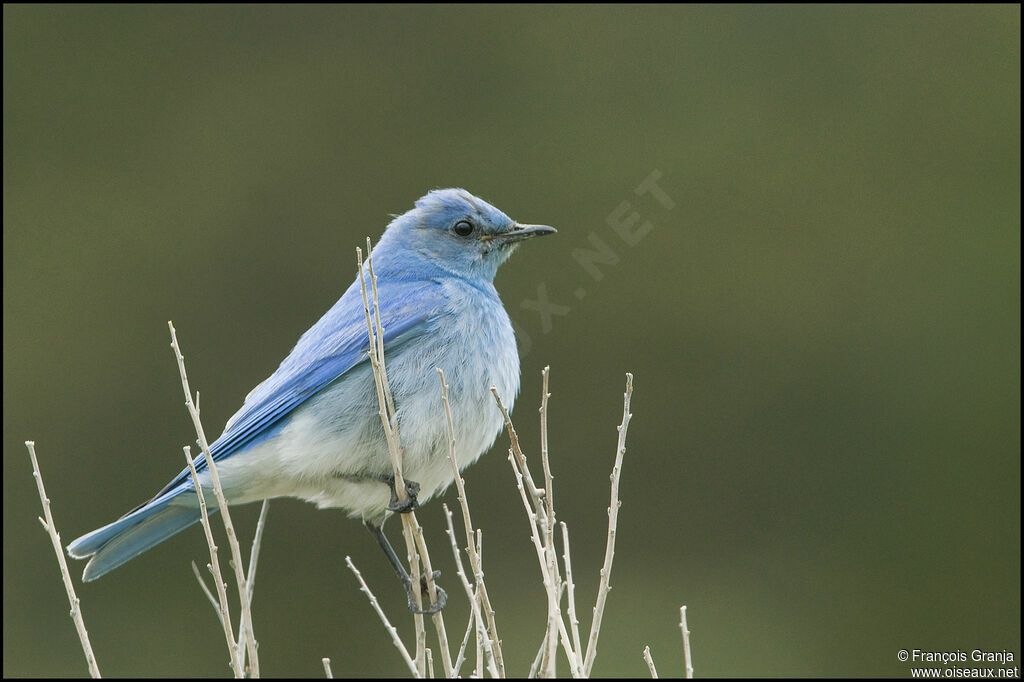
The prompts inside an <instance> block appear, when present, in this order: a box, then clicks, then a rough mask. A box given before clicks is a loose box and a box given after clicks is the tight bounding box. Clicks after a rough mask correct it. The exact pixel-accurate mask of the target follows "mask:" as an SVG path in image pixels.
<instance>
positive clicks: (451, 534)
mask: <svg viewBox="0 0 1024 682" xmlns="http://www.w3.org/2000/svg"><path fill="white" fill-rule="evenodd" d="M441 507H442V508H443V509H444V515H445V519H446V520H447V522H448V531H447V532H448V539H449V540H450V541H451V545H452V556H454V557H455V574H456V575H457V576H458V577H459V581H460V582H461V583H462V588H463V589H464V590H465V591H466V597H467V598H468V599H469V605H470V607H471V609H472V613H471V618H470V623H473V624H475V626H476V628H475V629H476V633H477V646H478V648H482V651H483V653H486V654H487V656H488V657H489V658H490V659H491V660H492V661H493V659H494V642H493V641H491V638H490V637H489V636H488V633H487V632H486V630H485V628H484V619H483V616H482V614H481V613H480V604H479V600H478V598H477V594H476V593H474V590H473V586H472V585H470V582H469V578H467V577H466V571H465V568H464V567H463V565H462V556H461V555H460V554H459V548H458V545H457V543H456V542H455V525H454V521H452V512H451V510H450V509H448V505H447V504H442V505H441ZM478 587H479V584H478ZM466 636H467V638H468V636H469V633H468V630H467V635H466ZM465 646H466V643H465V641H463V645H462V648H463V649H465ZM462 658H463V651H462V650H460V651H459V659H460V661H459V666H461V664H462V663H461V659H462ZM481 659H482V657H481ZM480 666H481V663H480V661H478V662H477V670H478V671H479V670H481V667H480ZM454 670H455V671H456V674H457V672H458V667H456V668H454ZM497 673H498V670H497V668H495V669H494V670H493V671H492V674H493V675H494V677H498V676H499V675H498V674H497Z"/></svg>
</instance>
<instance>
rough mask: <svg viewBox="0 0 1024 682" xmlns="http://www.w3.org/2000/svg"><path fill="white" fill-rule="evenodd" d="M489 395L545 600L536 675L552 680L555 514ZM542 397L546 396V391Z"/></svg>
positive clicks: (557, 613)
mask: <svg viewBox="0 0 1024 682" xmlns="http://www.w3.org/2000/svg"><path fill="white" fill-rule="evenodd" d="M491 393H492V394H493V395H494V400H495V401H496V402H497V404H498V409H499V410H500V411H501V415H502V417H503V418H504V420H505V429H506V431H508V435H509V440H510V441H511V444H512V447H510V448H509V454H508V459H509V462H510V463H511V464H512V470H513V472H514V473H515V476H516V487H517V488H518V489H519V493H520V496H521V497H522V499H523V505H524V507H525V509H526V516H527V518H529V520H530V532H531V538H532V540H533V544H534V548H535V549H536V550H537V561H538V562H539V563H540V570H541V578H542V581H543V584H544V589H545V591H546V592H547V597H548V610H547V614H548V617H547V621H546V628H545V631H544V642H545V645H544V655H543V656H542V657H541V662H540V668H539V670H538V672H537V674H538V675H539V676H541V677H554V676H555V673H556V670H555V651H556V649H557V647H558V641H559V632H560V631H561V630H564V624H562V623H561V620H562V613H561V606H560V604H559V601H560V595H561V576H560V575H559V572H558V557H557V554H556V553H555V547H554V533H553V528H554V519H553V514H554V511H553V509H552V510H551V512H550V513H549V508H550V507H549V506H548V505H547V503H546V502H545V497H546V496H547V491H546V490H545V489H543V488H538V487H537V486H536V485H534V483H533V476H532V475H531V474H530V469H529V467H528V466H527V463H526V455H524V454H523V451H522V448H521V447H520V445H519V437H518V436H517V435H516V430H515V426H514V425H513V424H512V419H511V417H509V414H508V410H507V409H505V405H504V404H503V403H502V402H501V397H500V396H499V395H498V391H497V389H496V388H494V387H493V386H492V387H491ZM544 393H545V396H546V394H547V391H545V392H544ZM546 407H547V398H546V397H544V398H543V399H542V401H541V410H542V412H541V421H542V422H544V421H545V416H544V414H545V412H546ZM545 428H546V427H545ZM563 642H564V646H565V648H566V655H567V656H568V657H569V660H570V661H573V660H574V659H575V658H576V656H575V655H574V652H572V651H571V643H570V642H569V640H568V638H565V639H564V640H563ZM574 668H575V666H574Z"/></svg>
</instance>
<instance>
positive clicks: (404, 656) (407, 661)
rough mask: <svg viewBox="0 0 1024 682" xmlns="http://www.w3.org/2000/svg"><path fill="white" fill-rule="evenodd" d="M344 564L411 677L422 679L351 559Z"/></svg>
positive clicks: (347, 558) (348, 558)
mask: <svg viewBox="0 0 1024 682" xmlns="http://www.w3.org/2000/svg"><path fill="white" fill-rule="evenodd" d="M345 563H346V564H348V567H349V568H350V569H351V570H352V572H353V573H354V574H355V576H356V580H358V581H359V589H360V590H362V591H363V592H364V593H365V594H366V596H367V597H368V598H369V600H370V605H371V606H372V607H373V610H374V611H376V612H377V616H379V617H380V620H381V622H382V623H384V628H385V629H386V630H387V631H388V634H390V635H391V641H392V642H393V643H394V645H395V648H396V649H398V653H400V654H401V655H402V660H403V661H405V664H406V665H407V666H409V671H410V672H411V673H412V676H413V677H423V675H422V674H420V671H419V668H418V667H417V666H416V662H415V661H414V660H412V656H410V655H409V650H408V649H406V648H405V645H404V644H402V640H401V638H399V636H398V630H397V629H396V628H395V626H394V625H392V624H391V622H390V621H388V617H387V616H386V615H384V609H382V608H381V607H380V603H379V602H378V601H377V597H376V596H374V594H373V592H371V591H370V588H369V586H368V585H367V584H366V581H365V580H363V575H362V574H361V573H360V572H359V569H358V568H356V565H355V564H354V563H352V557H350V556H346V557H345Z"/></svg>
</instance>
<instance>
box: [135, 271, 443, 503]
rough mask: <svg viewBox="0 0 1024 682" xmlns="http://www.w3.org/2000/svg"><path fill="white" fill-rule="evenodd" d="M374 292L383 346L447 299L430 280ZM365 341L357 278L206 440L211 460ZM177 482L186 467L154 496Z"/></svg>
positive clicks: (260, 431)
mask: <svg viewBox="0 0 1024 682" xmlns="http://www.w3.org/2000/svg"><path fill="white" fill-rule="evenodd" d="M367 290H368V291H369V283H367ZM379 298H380V316H381V324H382V325H383V326H384V348H385V352H387V351H389V350H393V349H395V348H397V347H398V346H399V345H401V344H403V343H405V342H406V341H408V340H409V339H411V338H415V337H416V336H419V335H420V334H422V333H424V332H425V331H427V330H428V329H429V327H430V323H431V321H432V320H433V319H434V318H435V317H436V316H437V314H438V313H439V312H441V311H442V310H443V308H444V306H445V304H446V302H447V299H446V298H445V296H444V293H443V291H442V289H441V286H440V285H439V284H437V283H436V282H434V281H433V280H427V281H422V280H419V281H411V282H402V281H397V282H395V281H392V282H390V283H389V284H388V285H387V286H384V285H382V286H381V288H380V296H379ZM371 305H372V304H371ZM369 345H370V344H369V336H368V334H367V330H366V313H365V311H364V309H363V298H362V293H361V291H360V287H359V281H358V280H356V282H355V283H353V284H352V286H350V287H349V289H348V291H346V292H345V293H344V294H343V295H342V297H341V298H340V299H339V300H338V302H337V303H335V304H334V306H333V307H332V308H331V309H330V310H328V311H327V313H325V314H324V316H323V317H321V318H320V320H319V321H318V322H317V323H316V324H314V325H313V326H312V327H310V329H309V331H307V332H306V333H305V334H303V335H302V338H300V339H299V341H298V343H296V344H295V348H293V349H292V352H291V353H289V354H288V357H286V358H285V359H284V361H282V362H281V365H280V366H279V367H278V368H277V371H275V372H274V373H273V374H272V375H271V376H270V377H269V378H267V379H266V380H265V381H264V382H263V383H261V384H260V385H258V386H257V387H256V388H254V389H253V390H252V391H251V392H250V393H249V395H247V396H246V398H245V404H244V405H242V409H240V410H239V411H238V412H236V413H235V415H234V416H233V417H231V419H229V420H228V423H227V425H226V426H225V427H224V433H222V434H221V435H220V437H219V438H217V440H216V441H214V442H213V443H212V444H211V445H210V454H212V455H213V459H214V461H215V462H216V461H220V460H222V459H224V458H226V457H230V456H231V455H233V454H235V453H236V452H239V451H241V450H244V449H245V448H246V447H247V446H249V445H253V444H255V443H257V442H259V440H261V438H264V437H266V436H267V435H269V434H270V433H271V432H272V431H273V427H274V425H275V424H277V422H279V421H280V420H281V419H282V418H283V417H285V416H286V415H288V414H289V413H290V412H291V411H292V410H294V409H295V408H296V407H298V406H299V405H301V404H302V403H303V402H305V401H306V400H308V399H309V398H310V397H311V396H313V395H314V394H315V393H316V392H317V391H319V390H320V389H322V388H323V387H325V386H326V385H327V384H329V383H331V382H332V381H334V380H335V379H337V378H338V377H340V376H341V375H343V374H344V373H345V372H347V371H348V370H350V369H351V368H352V367H355V366H356V365H358V364H360V363H362V362H366V361H367V359H368V357H369V356H368V354H367V352H368V350H369ZM196 466H197V469H199V470H200V471H201V470H203V469H204V468H206V462H205V460H203V459H202V458H201V457H200V458H199V459H198V460H197V462H196ZM182 484H187V487H191V474H190V473H189V470H188V468H187V467H186V468H185V469H184V470H182V472H181V473H180V474H178V476H177V477H176V478H175V479H174V480H173V481H171V482H170V483H168V484H167V486H166V487H165V488H164V489H163V490H161V491H160V492H159V493H157V495H156V496H155V497H156V498H159V497H160V496H161V495H162V494H164V493H165V492H168V491H170V490H172V489H174V488H177V487H178V486H180V485H182ZM154 499H155V498H154Z"/></svg>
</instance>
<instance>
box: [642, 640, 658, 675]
mask: <svg viewBox="0 0 1024 682" xmlns="http://www.w3.org/2000/svg"><path fill="white" fill-rule="evenodd" d="M644 661H646V662H647V667H648V668H649V669H650V671H651V677H653V678H654V679H658V671H657V669H656V668H655V667H654V659H653V658H651V647H649V646H645V647H644Z"/></svg>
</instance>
